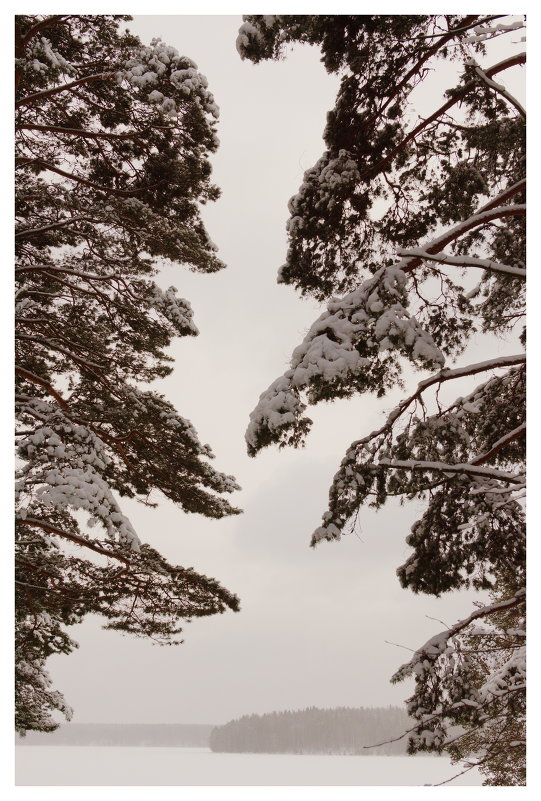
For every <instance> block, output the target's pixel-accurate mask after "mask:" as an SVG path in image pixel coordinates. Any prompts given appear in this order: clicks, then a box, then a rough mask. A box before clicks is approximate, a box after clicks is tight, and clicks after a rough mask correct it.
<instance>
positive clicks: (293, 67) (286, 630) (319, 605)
mask: <svg viewBox="0 0 541 801" xmlns="http://www.w3.org/2000/svg"><path fill="white" fill-rule="evenodd" d="M240 22H241V19H240V17H236V16H206V17H189V16H172V17H167V16H145V17H141V16H140V17H136V18H135V19H134V21H133V23H130V26H129V27H130V28H131V30H132V31H133V32H134V33H137V34H138V35H139V36H140V37H141V39H142V40H143V41H145V42H148V41H149V40H150V39H151V38H152V37H155V36H159V37H161V38H162V39H164V40H165V41H166V42H167V43H168V44H172V45H174V46H175V47H176V48H177V49H178V50H179V51H180V52H181V53H183V54H185V55H187V56H189V57H190V58H192V59H193V60H195V61H196V62H197V64H198V66H199V69H200V70H201V72H203V73H204V74H205V75H206V76H207V78H208V80H209V86H210V89H211V90H212V91H213V93H214V95H215V98H216V101H217V103H218V105H219V106H220V109H221V116H220V123H219V138H220V141H221V147H220V149H219V151H218V153H217V154H216V156H215V157H214V159H213V165H214V180H215V182H216V183H217V184H218V185H219V186H220V187H221V189H222V197H221V199H220V200H219V201H218V202H217V203H215V204H213V205H212V207H208V208H206V209H205V211H204V218H205V221H206V223H207V227H208V230H209V233H210V236H211V238H212V239H213V240H214V242H216V244H217V245H218V246H219V250H220V252H219V255H220V257H221V258H222V260H223V261H225V262H226V264H227V270H224V271H223V272H221V273H219V274H217V275H211V276H201V275H193V274H190V273H189V272H188V271H187V270H186V269H185V268H182V267H180V266H179V267H175V268H174V269H173V268H166V269H165V270H164V271H163V273H162V275H161V276H160V279H159V280H160V283H163V284H164V285H165V286H169V285H171V284H175V285H176V286H177V287H178V288H179V292H180V294H181V295H182V296H184V297H186V298H187V299H188V300H189V301H190V302H191V303H192V305H193V307H194V311H195V319H196V323H197V325H198V327H199V329H200V332H201V334H200V336H199V337H198V338H197V339H193V338H186V339H184V340H179V341H177V342H176V343H175V344H174V346H173V348H172V349H171V352H172V355H173V356H174V357H175V359H176V367H175V372H174V374H173V375H172V376H171V377H169V378H167V379H166V380H164V381H161V382H159V383H157V384H156V385H155V386H156V388H157V389H159V390H160V391H162V392H164V393H165V394H166V395H167V397H168V398H169V399H170V400H171V401H172V402H173V403H174V404H175V405H176V407H177V409H178V410H179V412H180V413H181V414H182V415H184V416H186V417H188V418H189V419H191V421H192V422H193V423H194V425H195V426H196V428H197V430H198V432H199V435H200V437H201V438H202V440H203V441H205V442H209V443H210V444H211V446H212V447H213V450H214V452H215V454H216V466H217V467H218V468H219V469H221V470H224V471H225V472H228V473H233V474H234V475H235V476H236V478H237V479H238V481H239V483H240V484H241V486H242V487H243V491H242V493H237V494H236V496H235V497H234V499H233V500H234V502H235V503H236V504H237V505H239V506H241V507H242V508H243V509H244V514H243V515H242V516H240V517H235V518H230V519H224V520H221V521H212V520H207V519H205V518H199V517H196V516H194V515H186V514H184V513H183V512H182V511H181V510H179V509H177V508H176V507H174V506H173V505H172V504H171V503H169V502H168V501H166V500H161V502H160V507H159V509H156V510H149V509H147V508H145V507H144V506H142V505H139V504H137V503H135V502H125V501H123V504H122V505H123V509H124V511H125V512H126V513H127V514H128V515H129V516H130V518H131V520H132V522H133V524H134V525H135V528H136V529H137V531H138V533H139V536H140V537H141V539H142V540H143V541H147V542H149V543H151V544H152V545H153V546H155V547H157V548H158V549H159V550H160V551H161V552H162V553H163V554H164V555H165V556H166V557H167V558H168V559H169V560H170V561H172V562H174V563H177V564H181V565H183V566H186V567H188V566H192V567H194V568H195V569H196V570H198V571H200V572H202V573H204V574H206V575H209V576H213V577H215V578H217V579H218V580H219V581H221V583H222V584H224V585H225V586H226V587H227V588H228V589H230V590H232V591H234V592H236V593H237V594H238V595H239V596H240V599H241V612H240V613H238V614H235V613H232V612H229V613H225V614H224V615H220V616H215V617H212V618H208V619H203V620H196V621H194V622H193V623H191V624H189V625H187V626H186V628H185V643H184V645H182V646H178V647H174V648H170V647H159V646H155V645H152V644H151V643H150V642H148V641H144V640H137V639H135V638H132V637H127V636H122V635H120V634H118V633H116V632H106V631H103V630H101V624H100V621H99V619H97V618H94V619H88V620H87V621H86V622H85V623H83V624H82V625H81V626H77V627H73V629H72V630H71V633H72V636H74V638H75V639H76V640H78V641H79V643H80V648H79V650H78V651H77V652H75V653H74V654H72V655H71V656H69V657H67V658H66V657H64V656H60V657H54V658H52V659H51V660H50V663H49V666H50V672H51V675H52V678H53V681H54V684H55V686H57V687H58V689H60V690H61V691H62V692H64V694H65V695H66V698H67V700H68V703H70V704H71V705H72V706H73V707H74V709H75V716H74V720H75V721H77V722H145V723H146V722H150V723H160V722H171V723H173V722H179V723H217V724H219V723H223V722H225V721H227V720H228V719H231V718H234V717H238V716H240V715H243V714H246V713H252V712H258V713H261V712H267V711H271V710H275V709H288V708H289V709H298V708H303V707H306V706H312V705H314V706H320V707H332V706H342V705H344V706H361V705H366V706H375V705H386V704H389V703H401V702H402V701H403V700H404V699H405V698H406V697H407V696H408V695H409V694H410V693H409V690H410V686H409V685H406V684H401V685H398V686H391V685H390V684H389V678H390V676H391V674H392V673H393V672H394V671H395V670H396V668H397V667H398V666H399V665H400V664H401V663H402V662H404V661H406V660H407V658H408V651H406V650H403V648H400V647H397V645H391V644H388V643H387V642H386V641H390V642H393V643H397V644H399V645H401V646H405V647H406V648H412V649H415V648H417V647H418V646H420V645H422V643H423V642H424V641H425V640H426V639H427V638H428V637H429V636H431V635H432V634H434V633H435V632H436V631H438V630H440V629H441V628H442V625H441V623H438V622H435V621H434V620H432V619H429V617H432V618H439V619H441V620H443V621H445V623H449V624H452V623H453V622H454V621H455V620H456V619H457V618H459V617H461V616H463V615H465V614H468V613H469V612H470V611H471V603H472V597H471V595H470V596H468V595H458V594H453V595H451V596H447V597H445V598H443V599H441V600H438V599H435V598H432V597H430V596H414V595H413V594H412V593H411V592H409V591H406V590H402V589H401V588H400V586H399V584H398V580H397V578H396V572H395V571H396V568H397V567H398V566H399V565H400V564H402V563H403V562H404V560H405V559H406V558H407V555H408V552H409V548H408V547H407V546H406V545H405V542H404V540H405V537H406V536H407V534H408V531H409V527H410V525H411V523H412V522H413V521H414V520H415V519H416V518H417V517H418V516H419V513H420V512H421V511H422V504H421V503H413V504H410V505H408V506H407V507H399V506H398V504H397V503H389V505H388V507H386V508H384V509H383V510H381V511H379V512H377V513H375V512H373V511H370V510H365V511H363V512H362V514H361V524H360V531H359V534H358V536H355V535H351V536H349V537H346V538H344V539H343V540H342V541H341V542H338V543H332V544H331V543H322V544H321V545H320V546H319V547H318V548H317V549H315V550H313V549H310V548H309V546H308V543H309V539H310V535H311V532H312V531H313V529H314V528H315V527H316V526H317V525H319V521H320V517H321V513H322V512H323V511H324V510H325V508H326V497H327V491H328V487H329V485H330V482H331V480H332V476H333V475H334V473H335V472H336V470H337V468H338V465H339V463H340V460H341V458H342V456H343V454H344V452H345V450H346V448H347V446H348V445H349V444H350V442H351V441H352V440H354V439H356V438H358V437H359V436H361V435H363V434H365V433H367V432H368V431H370V430H372V429H373V428H375V427H376V426H377V425H378V421H381V416H382V414H383V413H384V412H385V411H388V410H390V409H391V408H392V406H393V405H394V403H395V402H396V401H397V399H398V398H399V394H398V393H393V394H391V395H389V396H387V397H385V398H384V399H382V400H377V399H375V398H374V397H372V396H364V397H360V398H355V399H353V400H350V401H340V402H334V403H332V404H327V405H324V406H321V407H318V408H316V409H315V410H312V411H311V413H310V416H311V417H312V418H313V420H314V426H313V430H312V433H311V435H310V436H309V438H308V442H307V446H306V448H304V449H302V450H299V451H294V450H283V451H277V450H276V449H275V448H273V449H267V450H266V451H264V452H263V453H261V454H260V455H259V456H258V457H257V458H256V459H249V458H248V456H247V455H246V451H245V444H244V431H245V429H246V425H247V422H248V416H249V413H250V411H251V410H252V408H253V407H254V406H255V404H256V402H257V399H258V397H259V395H260V393H261V392H263V390H264V389H266V387H267V386H268V385H269V384H270V383H271V381H273V380H274V379H275V378H276V377H277V376H278V375H280V374H281V373H283V372H284V370H285V369H287V366H288V361H289V356H290V354H291V351H292V350H293V348H294V347H295V346H296V345H297V344H298V343H299V342H300V340H301V339H302V336H303V334H304V333H305V331H306V329H307V328H308V326H309V325H310V323H311V322H312V321H313V320H314V319H315V317H316V316H317V315H318V314H319V307H318V306H317V305H316V304H315V303H314V302H310V301H306V300H301V298H300V296H299V295H298V294H297V293H296V292H295V291H294V290H292V289H291V288H287V287H284V286H278V285H277V284H276V273H277V269H278V268H279V266H280V265H281V264H282V262H283V260H284V256H285V251H286V236H285V222H286V219H287V216H288V212H287V201H288V199H289V198H290V197H291V195H293V194H294V193H295V192H296V190H297V188H298V186H299V184H300V182H301V178H302V174H303V172H304V170H305V169H307V168H308V167H310V166H311V165H312V164H313V163H314V162H315V161H316V160H317V158H319V156H320V155H321V152H322V150H323V142H322V139H321V134H322V131H323V128H324V124H325V114H326V112H327V110H328V109H330V108H331V107H332V106H333V104H334V97H335V94H336V90H337V86H338V79H337V78H336V77H335V76H334V77H330V76H328V75H327V74H326V72H325V70H324V68H323V66H322V65H321V63H320V61H319V53H318V51H317V50H316V49H315V48H309V47H305V48H300V47H298V48H295V49H294V50H293V51H292V53H291V54H290V55H289V57H288V58H287V60H285V61H283V62H276V63H275V62H271V63H264V64H261V65H258V66H254V65H253V64H251V63H250V62H243V61H241V59H240V57H239V56H238V54H237V52H236V50H235V38H236V32H237V29H238V27H239V24H240ZM507 38H508V37H507ZM515 38H517V39H518V36H517V37H515ZM506 52H508V51H506ZM496 60H497V59H496ZM445 83H446V81H445V80H443V83H442V87H444V88H446V87H445ZM510 85H511V84H510ZM514 88H515V90H516V87H514ZM432 91H434V88H433V89H432ZM436 102H437V97H436V98H434V97H432V98H431V99H430V106H431V107H432V106H433V105H435V103H436ZM477 350H478V351H479V353H476V357H477V356H480V357H481V358H483V356H484V357H485V358H487V357H488V356H489V355H495V353H494V349H492V350H491V351H490V352H489V353H486V355H485V353H483V351H482V347H481V346H477ZM513 350H514V348H513V346H512V345H506V344H505V343H500V344H499V345H498V346H497V352H499V353H504V352H512V351H513ZM419 378H420V376H415V377H411V381H410V384H413V383H416V382H417V381H418V380H419ZM457 394H458V392H457Z"/></svg>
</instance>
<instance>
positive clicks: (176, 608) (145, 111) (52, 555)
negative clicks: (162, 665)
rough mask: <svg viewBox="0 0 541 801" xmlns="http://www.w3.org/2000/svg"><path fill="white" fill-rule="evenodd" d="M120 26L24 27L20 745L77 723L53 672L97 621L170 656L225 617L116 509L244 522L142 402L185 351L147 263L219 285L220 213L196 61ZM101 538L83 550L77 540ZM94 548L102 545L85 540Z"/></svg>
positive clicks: (19, 49) (193, 437) (187, 438)
mask: <svg viewBox="0 0 541 801" xmlns="http://www.w3.org/2000/svg"><path fill="white" fill-rule="evenodd" d="M128 19H129V18H128V17H120V16H109V15H103V16H79V15H70V14H63V15H53V16H45V15H34V16H29V15H24V16H20V17H18V18H17V20H16V28H15V31H16V87H17V95H16V132H17V133H16V169H17V172H16V179H17V180H16V184H17V192H16V195H17V212H16V213H17V227H16V249H17V262H16V284H17V296H16V301H17V305H16V392H17V400H16V403H17V409H16V419H17V452H18V458H19V469H18V476H17V511H16V517H17V526H16V531H17V548H16V572H17V575H16V589H17V631H16V658H17V666H16V679H17V681H16V685H17V699H16V711H17V721H16V726H17V730H18V731H20V732H22V733H24V731H26V730H28V729H36V730H42V731H43V730H51V729H54V728H55V727H56V725H57V719H56V718H55V716H54V712H55V710H61V711H62V712H64V713H65V714H68V715H69V708H68V707H67V705H66V703H65V701H64V699H63V697H62V695H61V694H60V693H59V692H57V691H56V690H53V689H52V688H51V685H50V680H49V677H48V675H47V672H46V669H45V662H46V660H47V657H48V656H49V655H50V654H53V653H59V652H64V653H69V652H70V651H71V650H72V649H73V648H74V647H75V645H76V643H74V642H73V641H72V639H71V638H70V637H69V636H68V634H67V633H66V631H65V628H66V626H69V625H70V624H73V623H76V622H79V621H81V620H82V619H83V617H84V616H85V615H87V614H89V613H94V614H99V615H102V616H103V617H104V618H106V620H107V626H106V627H107V628H111V629H118V630H120V631H124V632H130V633H133V634H136V635H141V636H148V637H151V638H153V639H155V640H157V641H160V642H165V643H172V642H178V641H179V637H178V635H179V634H180V632H181V630H182V629H181V628H180V626H179V621H180V620H182V619H189V618H193V617H197V616H202V615H211V614H215V613H217V612H223V611H224V610H225V609H226V608H230V609H234V610H235V609H237V608H238V599H237V598H236V597H235V596H234V595H232V594H231V593H229V592H228V591H227V590H225V589H224V588H223V587H221V586H220V585H219V584H218V583H217V582H216V581H214V580H213V579H210V578H207V577H206V576H202V575H198V574H197V573H196V572H195V571H194V570H192V569H191V568H189V569H185V568H182V567H179V566H176V565H171V564H168V562H167V561H166V560H165V559H164V558H163V557H162V556H161V555H160V554H159V553H158V552H157V551H155V550H154V549H153V548H151V547H150V546H149V545H146V544H142V543H141V542H140V540H139V537H138V535H137V534H136V532H135V530H134V528H133V527H132V525H131V523H130V521H129V520H128V519H127V517H125V516H124V515H123V513H122V511H121V509H120V507H119V503H118V496H124V497H128V498H139V499H141V500H142V501H143V502H144V503H149V500H148V498H149V495H150V493H151V492H153V491H159V492H161V493H162V494H163V495H164V496H165V497H166V498H169V499H170V500H171V501H173V502H174V503H176V504H178V505H179V506H180V507H181V508H182V509H184V510H185V511H186V512H197V513H199V514H203V515H205V516H207V517H212V518H221V517H223V516H224V515H230V514H236V513H237V512H238V511H239V510H238V509H236V508H234V507H232V506H231V505H230V504H229V503H228V502H227V501H226V500H225V499H224V498H222V497H221V494H222V493H229V492H232V491H233V490H235V489H238V487H237V484H236V483H235V480H234V479H233V477H232V476H228V475H224V474H222V473H220V472H217V471H216V470H214V469H213V468H212V466H211V465H210V464H209V461H208V459H209V458H211V457H212V452H211V450H210V448H209V446H208V445H204V444H202V443H201V442H200V441H199V438H198V436H197V433H196V431H195V429H194V428H193V426H192V424H191V423H190V422H189V421H188V420H186V419H184V418H183V417H181V416H180V415H179V414H178V413H177V411H176V410H175V408H174V407H173V406H172V404H171V403H170V402H169V401H168V400H167V399H166V398H165V397H163V396H162V395H160V394H158V393H157V392H155V391H149V390H145V389H142V388H141V384H142V383H145V382H150V381H152V380H153V379H156V378H161V377H163V376H166V375H168V374H169V373H170V372H171V370H172V368H171V366H170V362H171V359H170V357H168V356H167V355H166V354H165V351H164V349H165V348H167V346H168V345H169V344H170V342H171V340H172V338H173V337H175V336H195V335H196V334H197V328H196V326H195V324H194V321H193V316H192V310H191V308H190V305H189V303H188V302H187V301H186V300H183V299H182V298H181V297H179V296H178V295H177V294H176V289H175V288H174V287H171V288H170V289H168V290H166V291H163V290H162V289H160V288H159V287H158V285H157V284H156V283H155V282H154V280H153V276H154V275H155V273H156V265H157V263H158V260H161V261H162V262H163V260H169V261H171V262H177V263H183V264H187V265H189V266H190V267H191V268H192V269H194V270H199V271H202V272H214V271H216V270H219V269H221V268H222V267H223V266H224V265H223V264H222V263H221V262H220V261H219V259H218V258H217V257H216V247H215V246H214V245H213V244H212V242H211V241H210V239H209V238H208V236H207V233H206V231H205V229H204V227H203V224H202V221H201V217H200V213H199V210H198V205H197V204H198V203H204V202H205V201H207V200H214V199H215V198H216V197H217V196H218V190H217V189H216V187H214V186H213V185H212V184H211V183H210V171H211V170H210V165H209V161H208V155H209V153H211V152H212V151H214V150H215V148H216V146H217V139H216V134H215V118H216V117H217V116H218V109H217V106H216V105H215V103H214V99H213V97H212V94H211V93H210V92H209V90H208V88H207V82H206V79H205V78H204V76H203V75H201V74H200V73H199V72H198V70H197V66H196V65H195V64H194V63H193V62H192V61H190V59H188V58H185V57H184V56H181V55H179V53H178V52H177V51H176V50H175V48H173V47H169V46H167V45H166V44H164V43H163V42H161V41H160V40H156V41H153V42H152V43H151V44H150V45H149V46H144V45H143V44H142V43H141V42H140V41H139V40H138V39H137V38H136V37H135V36H132V35H131V34H130V33H128V32H126V31H123V30H122V24H123V23H124V21H126V20H128ZM93 526H97V533H96V534H95V535H94V536H92V534H91V531H90V530H89V527H93ZM94 531H96V529H94Z"/></svg>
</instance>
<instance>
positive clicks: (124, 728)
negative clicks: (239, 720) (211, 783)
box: [16, 723, 213, 748]
mask: <svg viewBox="0 0 541 801" xmlns="http://www.w3.org/2000/svg"><path fill="white" fill-rule="evenodd" d="M212 728H213V726H212V725H208V724H204V723H66V724H64V725H62V726H60V727H59V728H58V729H56V730H55V731H52V732H42V731H29V732H28V733H27V734H26V735H25V736H24V737H21V736H17V737H16V744H17V745H62V746H64V745H77V746H83V745H84V746H146V747H162V748H167V747H170V748H206V747H208V741H209V736H210V732H211V731H212Z"/></svg>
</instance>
